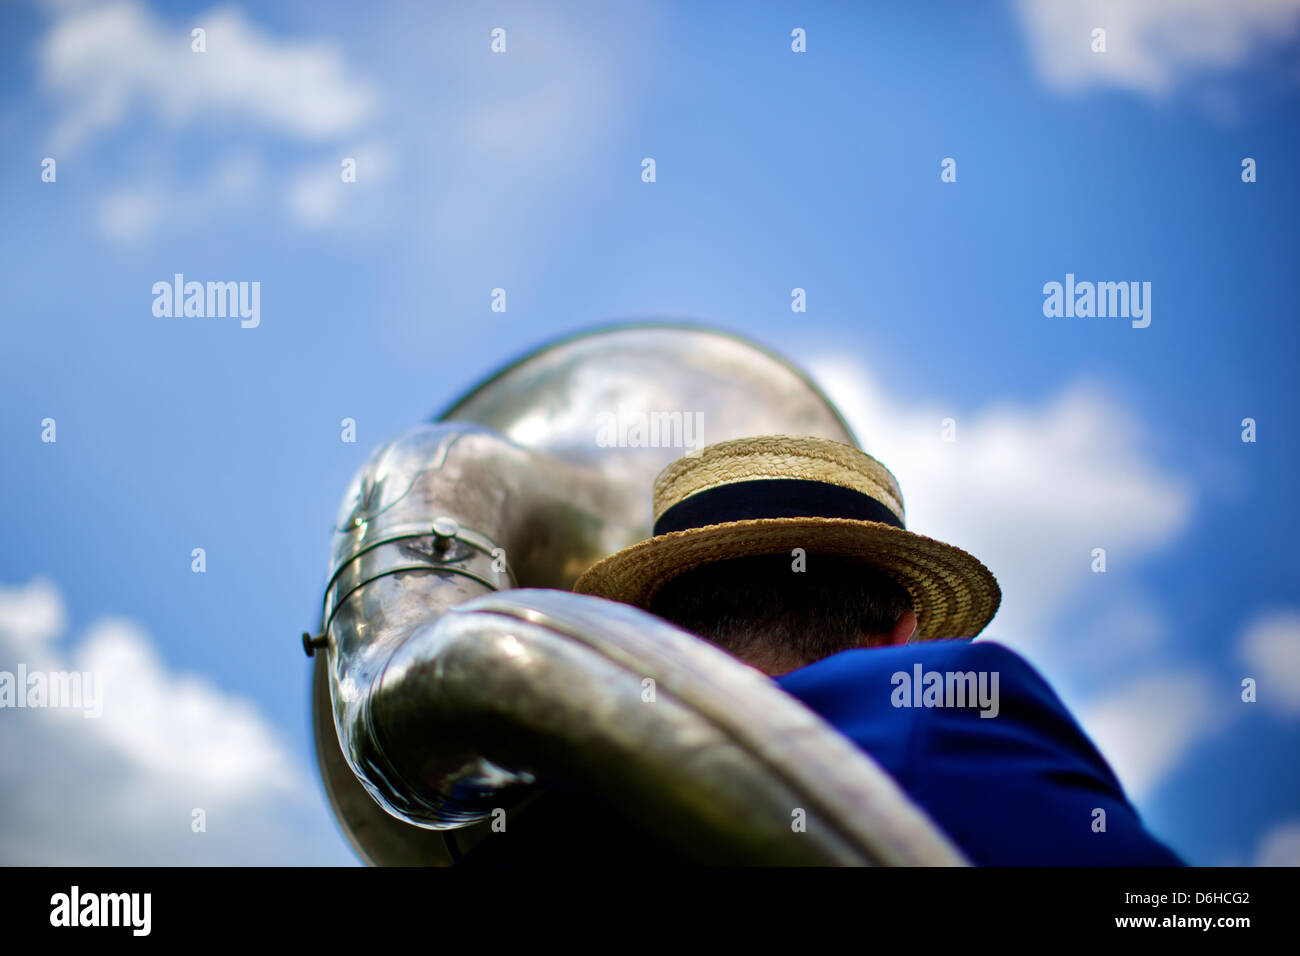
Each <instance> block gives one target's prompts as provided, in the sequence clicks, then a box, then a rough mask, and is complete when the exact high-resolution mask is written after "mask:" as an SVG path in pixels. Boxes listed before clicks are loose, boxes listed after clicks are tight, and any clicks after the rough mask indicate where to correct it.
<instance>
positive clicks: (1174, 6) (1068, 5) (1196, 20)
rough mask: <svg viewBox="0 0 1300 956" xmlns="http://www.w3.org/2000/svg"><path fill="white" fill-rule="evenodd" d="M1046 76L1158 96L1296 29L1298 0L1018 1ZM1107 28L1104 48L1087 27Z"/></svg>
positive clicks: (1071, 84) (1051, 81)
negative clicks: (1098, 47)
mask: <svg viewBox="0 0 1300 956" xmlns="http://www.w3.org/2000/svg"><path fill="white" fill-rule="evenodd" d="M1016 7H1017V9H1018V11H1019V14H1020V19H1021V24H1022V27H1023V29H1024V31H1025V34H1026V37H1027V39H1028V41H1029V45H1030V48H1031V54H1032V56H1033V59H1034V62H1035V65H1036V67H1037V69H1038V72H1039V74H1040V75H1041V77H1042V78H1043V80H1044V81H1045V82H1046V83H1047V84H1048V85H1050V86H1051V87H1053V88H1055V89H1057V90H1061V91H1074V90H1078V89H1082V88H1084V87H1088V86H1102V85H1106V86H1115V87H1121V88H1126V89H1131V90H1136V91H1138V92H1140V93H1143V94H1146V95H1149V96H1152V97H1156V98H1161V97H1165V96H1167V95H1169V94H1170V93H1171V92H1173V91H1174V90H1175V88H1177V87H1178V86H1179V85H1181V84H1182V83H1184V82H1186V81H1187V80H1190V79H1192V78H1193V77H1195V76H1198V75H1200V74H1203V73H1208V72H1213V71H1224V70H1230V69H1235V68H1239V67H1242V66H1245V65H1247V64H1249V62H1250V60H1251V58H1252V56H1254V55H1255V54H1256V53H1257V52H1258V51H1259V50H1260V49H1261V48H1263V47H1266V46H1267V45H1268V44H1270V43H1281V42H1285V41H1287V40H1289V39H1291V38H1293V37H1295V36H1296V35H1297V33H1300V0H1018V2H1017V4H1016ZM1098 27H1100V28H1102V29H1104V30H1105V31H1106V52H1104V53H1094V52H1093V51H1092V31H1093V30H1094V29H1095V28H1098Z"/></svg>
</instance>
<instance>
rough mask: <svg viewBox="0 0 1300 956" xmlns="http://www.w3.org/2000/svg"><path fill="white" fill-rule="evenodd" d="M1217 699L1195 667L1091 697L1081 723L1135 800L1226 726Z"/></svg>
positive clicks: (1150, 677) (1208, 683)
mask: <svg viewBox="0 0 1300 956" xmlns="http://www.w3.org/2000/svg"><path fill="white" fill-rule="evenodd" d="M1221 699H1222V695H1221V694H1219V695H1216V693H1215V689H1214V686H1213V684H1212V682H1211V681H1210V680H1209V678H1207V677H1206V676H1205V675H1204V674H1201V673H1199V672H1195V671H1183V672H1179V673H1171V674H1157V675H1151V676H1146V677H1142V678H1139V679H1137V680H1134V681H1132V682H1130V683H1129V684H1127V685H1125V686H1124V687H1121V688H1119V689H1118V690H1115V691H1113V692H1111V693H1108V694H1106V695H1104V696H1102V697H1101V698H1100V699H1098V700H1095V701H1092V702H1090V703H1089V704H1088V705H1087V706H1086V707H1084V708H1083V709H1082V710H1081V712H1080V714H1079V722H1080V723H1081V724H1082V725H1083V726H1084V727H1086V728H1087V729H1088V733H1089V735H1090V736H1091V737H1092V738H1093V742H1094V743H1096V744H1097V747H1098V749H1100V750H1101V752H1102V753H1103V754H1105V755H1106V759H1107V760H1108V761H1109V762H1110V765H1111V768H1112V769H1113V770H1114V771H1115V774H1116V776H1118V777H1119V779H1120V782H1121V783H1123V784H1124V789H1125V791H1126V792H1127V793H1128V795H1129V797H1130V798H1131V799H1132V800H1134V801H1135V802H1136V801H1141V800H1142V799H1144V798H1145V797H1146V796H1148V795H1149V794H1151V793H1153V792H1154V791H1155V788H1156V787H1157V786H1158V785H1159V784H1160V783H1161V782H1162V781H1163V780H1164V778H1165V777H1166V776H1167V775H1168V774H1169V773H1170V772H1171V771H1172V770H1174V769H1175V768H1177V767H1178V766H1179V764H1180V763H1181V762H1182V760H1183V758H1184V757H1186V756H1187V754H1188V753H1189V751H1190V750H1191V749H1192V747H1193V746H1195V745H1196V744H1198V743H1200V742H1201V741H1202V740H1205V739H1206V738H1208V737H1209V736H1210V735H1211V734H1213V733H1214V732H1215V731H1216V730H1217V729H1219V728H1221V727H1223V726H1224V724H1225V723H1226V713H1225V711H1224V709H1223V705H1222V704H1221V703H1219V701H1221Z"/></svg>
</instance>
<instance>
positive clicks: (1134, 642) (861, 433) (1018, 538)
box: [808, 358, 1213, 799]
mask: <svg viewBox="0 0 1300 956" xmlns="http://www.w3.org/2000/svg"><path fill="white" fill-rule="evenodd" d="M808 365H809V367H810V370H811V371H812V372H813V375H814V377H815V378H816V380H817V381H818V382H819V383H820V384H821V385H822V387H823V388H824V389H825V390H826V393H827V394H828V395H829V396H830V398H831V400H832V401H834V402H835V404H836V405H837V406H838V407H839V408H840V410H841V412H843V414H844V415H845V417H846V418H847V420H848V421H849V423H850V424H851V425H852V426H853V429H854V431H855V432H856V434H857V436H858V440H859V441H860V442H861V443H862V446H863V448H864V449H865V450H866V451H867V452H869V453H871V454H872V455H875V456H876V457H877V458H879V459H880V460H881V461H882V462H883V463H884V464H885V465H886V467H888V468H889V469H890V470H891V471H893V472H894V475H895V477H897V478H898V481H899V484H900V485H901V487H902V490H903V501H904V506H905V509H906V514H907V527H908V528H909V529H910V530H913V531H917V532H920V533H921V534H927V535H930V536H931V537H935V538H938V539H940V540H942V541H947V542H950V543H952V544H954V545H957V546H958V547H960V548H963V549H965V550H967V551H970V552H971V553H972V554H974V555H975V556H976V557H978V558H979V559H980V560H981V561H983V562H984V563H985V564H986V565H988V567H989V568H990V570H992V571H993V573H994V575H995V576H996V577H997V579H998V582H999V584H1000V585H1001V587H1002V595H1003V598H1002V606H1001V609H1000V610H999V611H998V615H997V617H996V618H994V620H993V622H992V624H991V625H990V626H989V628H988V630H987V631H985V636H987V637H991V638H994V639H996V640H998V641H1001V642H1004V643H1006V644H1008V645H1010V646H1012V647H1015V648H1017V649H1018V650H1020V651H1021V652H1022V653H1024V654H1025V655H1026V656H1027V657H1029V658H1030V659H1031V660H1032V661H1033V663H1034V664H1035V665H1036V666H1038V667H1039V668H1040V669H1041V670H1043V671H1044V672H1045V673H1046V674H1047V676H1048V677H1049V678H1050V679H1052V683H1053V684H1054V686H1055V687H1056V689H1057V691H1058V692H1059V693H1060V694H1061V696H1062V697H1063V698H1064V699H1066V701H1067V702H1068V703H1071V704H1072V706H1075V709H1076V710H1077V712H1078V714H1079V715H1080V723H1082V724H1083V726H1084V727H1085V728H1086V729H1087V730H1088V732H1089V734H1090V735H1091V736H1093V737H1094V739H1095V741H1096V742H1097V744H1098V746H1099V748H1100V749H1101V750H1102V752H1103V753H1104V754H1106V756H1107V758H1108V759H1109V760H1110V761H1111V763H1112V766H1113V767H1114V768H1115V771H1116V773H1117V774H1118V776H1119V777H1120V780H1121V782H1123V783H1124V785H1125V788H1126V789H1127V790H1128V791H1129V793H1130V795H1131V796H1134V797H1135V799H1140V798H1141V797H1142V796H1144V795H1146V794H1149V793H1151V792H1153V791H1154V789H1155V787H1156V786H1157V785H1158V784H1159V782H1160V780H1161V779H1162V778H1163V777H1164V776H1165V775H1166V774H1167V773H1168V772H1169V771H1171V770H1172V769H1174V768H1175V767H1177V766H1178V764H1179V762H1180V761H1181V760H1182V759H1183V757H1184V756H1185V755H1186V754H1187V752H1188V750H1189V748H1191V747H1192V746H1194V745H1195V743H1197V742H1198V741H1199V740H1201V739H1202V738H1203V737H1204V736H1205V735H1206V734H1208V733H1209V732H1210V731H1211V730H1212V729H1213V724H1212V723H1211V722H1210V721H1209V720H1208V717H1207V711H1208V704H1207V701H1208V700H1209V697H1208V683H1209V682H1208V680H1207V679H1206V678H1205V677H1204V676H1203V675H1201V674H1200V673H1199V672H1193V671H1183V672H1175V673H1173V674H1170V673H1169V672H1168V670H1167V665H1168V661H1167V660H1163V661H1160V663H1161V664H1162V665H1165V667H1166V670H1165V671H1162V672H1160V673H1158V674H1156V675H1153V676H1141V677H1137V678H1134V677H1133V675H1134V674H1135V673H1141V671H1140V670H1139V668H1138V666H1137V665H1138V664H1145V665H1149V664H1151V663H1152V661H1151V657H1152V654H1153V652H1155V651H1158V650H1159V649H1160V642H1161V640H1162V638H1163V637H1164V634H1165V631H1166V621H1165V615H1164V612H1163V610H1162V608H1161V606H1160V603H1159V601H1158V600H1157V599H1156V598H1155V597H1154V596H1152V595H1150V594H1148V593H1147V592H1146V591H1145V590H1144V589H1143V588H1142V587H1141V586H1140V584H1139V582H1138V581H1137V580H1136V579H1135V578H1134V576H1133V575H1132V574H1131V572H1132V571H1134V570H1135V569H1136V568H1137V567H1138V566H1139V565H1140V564H1141V563H1142V562H1143V561H1144V560H1145V559H1146V558H1148V557H1149V556H1151V555H1153V554H1156V553H1158V552H1160V551H1161V550H1163V549H1164V548H1166V547H1167V546H1168V545H1169V544H1171V543H1172V542H1173V541H1174V540H1175V539H1176V538H1177V536H1178V535H1179V534H1180V533H1181V532H1182V531H1183V529H1184V528H1185V527H1186V525H1187V523H1188V520H1189V517H1190V515H1191V511H1192V504H1193V495H1192V490H1191V488H1190V487H1189V486H1188V485H1187V484H1186V483H1185V482H1184V481H1182V480H1180V479H1179V478H1178V477H1177V476H1175V475H1174V474H1172V473H1171V472H1170V471H1168V470H1167V469H1166V468H1164V467H1162V466H1161V465H1160V463H1158V462H1157V461H1156V460H1155V459H1154V458H1153V456H1152V454H1151V451H1150V445H1149V443H1148V441H1147V440H1146V438H1147V436H1146V433H1145V430H1144V429H1143V427H1142V426H1141V424H1140V422H1139V421H1138V420H1137V418H1136V417H1135V416H1134V414H1133V413H1132V412H1131V411H1130V410H1129V409H1128V408H1126V407H1125V406H1124V405H1123V404H1122V403H1121V402H1120V401H1119V400H1118V399H1116V398H1115V397H1113V396H1111V395H1109V394H1108V393H1107V392H1106V391H1105V390H1104V389H1103V388H1101V387H1100V386H1097V385H1087V384H1076V385H1073V386H1070V387H1067V388H1064V389H1062V390H1061V391H1060V392H1058V393H1057V394H1056V395H1055V396H1053V397H1051V398H1050V399H1048V400H1047V401H1046V402H1044V403H1043V404H1042V405H1040V406H1036V407H1026V406H1018V405H1013V404H1008V403H1001V404H997V405H993V406H990V407H987V408H984V409H981V410H979V411H977V412H972V413H969V414H968V413H966V412H963V411H962V410H960V409H956V408H950V407H946V406H943V405H941V404H939V403H938V402H937V401H935V400H930V401H923V402H914V401H907V402H903V401H898V400H895V399H892V398H890V397H888V396H886V394H885V393H884V392H883V390H881V389H880V388H879V387H878V386H877V385H876V383H875V380H874V378H873V377H872V375H871V374H870V372H868V371H867V370H866V369H863V368H862V367H860V366H859V365H858V364H856V363H854V362H851V361H847V360H845V359H842V358H828V359H823V360H821V361H812V362H810V363H808ZM946 418H952V419H954V421H955V423H956V440H955V441H952V442H945V441H943V440H942V431H941V423H942V422H943V420H944V419H946ZM1096 547H1102V548H1105V549H1106V551H1107V572H1106V574H1104V575H1100V574H1094V573H1093V572H1092V569H1091V565H1092V560H1093V559H1092V549H1093V548H1096ZM1085 598H1086V599H1087V604H1088V607H1087V609H1086V613H1085V614H1079V613H1078V610H1079V605H1080V603H1081V602H1083V601H1084V599H1085ZM1084 643H1086V645H1087V646H1086V647H1081V646H1080V645H1081V644H1084ZM1080 654H1086V655H1088V658H1087V659H1088V661H1090V664H1091V666H1093V667H1094V669H1095V668H1096V667H1097V666H1098V665H1099V664H1100V663H1104V664H1106V665H1107V666H1108V667H1109V671H1108V672H1107V676H1108V677H1109V678H1111V679H1113V677H1114V675H1115V674H1116V673H1122V674H1124V680H1125V683H1124V684H1123V685H1121V686H1120V689H1118V690H1116V691H1114V692H1113V693H1111V694H1108V695H1105V696H1103V697H1102V698H1100V699H1097V700H1089V701H1084V702H1083V703H1082V704H1079V703H1078V702H1077V701H1075V700H1074V699H1073V698H1075V697H1076V694H1075V693H1074V690H1075V686H1077V685H1075V684H1074V682H1073V680H1072V679H1069V678H1073V677H1075V676H1077V671H1078V667H1079V662H1080V658H1079V655H1080ZM1092 659H1096V660H1092ZM1094 676H1095V674H1094ZM1063 677H1064V678H1067V679H1064V680H1062V679H1060V678H1063ZM1063 685H1064V686H1063Z"/></svg>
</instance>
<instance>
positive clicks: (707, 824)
mask: <svg viewBox="0 0 1300 956" xmlns="http://www.w3.org/2000/svg"><path fill="white" fill-rule="evenodd" d="M656 416H657V417H656ZM687 416H691V417H690V418H688V417H687ZM652 417H653V421H654V422H655V423H657V425H658V426H659V427H658V428H657V429H650V430H649V431H647V430H645V429H640V430H636V429H635V428H631V429H628V431H627V434H624V433H623V431H621V430H620V428H621V425H620V426H619V428H615V429H614V430H613V431H610V429H609V427H608V426H609V425H610V424H611V423H615V424H618V423H621V422H623V421H630V422H632V423H633V425H634V426H636V425H640V424H644V423H645V422H646V421H650V420H651V419H652ZM692 424H693V425H695V426H698V428H699V429H700V430H701V432H702V433H701V434H698V435H692V436H691V437H692V439H693V440H695V443H694V445H693V447H696V448H698V447H702V446H703V445H704V444H707V443H712V442H716V441H722V440H724V439H729V438H739V437H744V436H749V435H759V434H774V433H788V434H802V435H818V436H823V437H827V438H833V439H836V440H838V441H845V442H852V443H855V444H856V442H855V439H854V437H853V435H852V433H851V432H850V431H849V429H848V427H847V426H846V425H845V423H844V421H843V419H842V418H841V417H840V416H839V414H838V413H837V412H836V410H835V409H834V407H833V406H832V405H831V404H830V402H829V401H828V400H827V399H826V397H825V396H824V395H822V393H821V392H820V391H819V390H818V389H817V387H816V386H815V385H814V384H813V383H812V382H811V381H809V380H808V379H807V378H806V377H805V376H804V375H803V374H801V373H800V372H798V371H797V370H796V369H794V368H793V367H792V366H790V365H789V364H788V363H786V362H785V361H783V360H782V359H780V358H778V357H777V356H775V355H773V354H771V353H769V352H766V351H764V350H762V349H760V348H758V347H756V346H754V345H752V344H750V343H748V342H746V341H743V340H741V339H739V338H737V337H735V336H733V335H729V334H724V333H720V332H717V331H713V330H709V329H704V328H697V327H685V326H674V325H660V324H654V325H650V324H647V325H629V326H618V327H614V328H610V329H606V330H601V331H597V332H594V333H590V334H586V335H582V336H579V337H576V338H572V339H568V340H565V341H562V342H559V343H557V344H554V345H551V346H548V347H545V348H542V349H540V350H538V351H536V352H534V353H532V354H531V355H529V356H527V357H526V358H524V359H522V360H520V361H518V362H516V363H515V364H513V365H511V366H509V367H507V368H505V369H504V370H502V371H500V372H499V373H497V374H496V375H494V376H492V377H491V378H489V379H488V380H486V381H485V382H484V383H483V384H481V385H479V386H478V387H477V388H475V389H473V390H472V391H471V392H470V393H469V394H467V395H466V396H464V397H463V398H462V399H461V400H460V401H458V402H456V403H455V404H454V405H453V406H452V407H451V408H449V409H448V410H447V411H446V412H445V413H443V414H442V415H441V416H439V417H438V420H437V421H435V422H434V423H431V424H426V425H421V426H418V427H416V428H413V429H412V430H410V431H409V432H407V433H406V434H404V435H402V436H401V437H399V438H398V439H396V440H395V441H393V442H391V443H389V444H387V445H385V446H384V447H382V448H380V449H379V450H378V451H376V452H375V453H374V455H373V456H372V457H371V458H370V460H369V461H368V462H367V463H366V465H365V466H364V467H363V468H362V469H361V471H360V472H359V473H358V474H357V475H356V476H355V478H354V479H353V481H352V483H351V485H350V486H349V488H348V490H347V493H346V494H345V495H344V499H343V504H342V508H341V510H340V512H339V515H338V518H337V521H336V523H335V527H334V536H333V547H332V561H331V567H330V577H329V583H328V585H327V588H326V594H325V601H324V613H323V621H322V627H321V628H320V631H319V633H318V635H317V637H316V638H314V639H308V645H309V646H308V651H309V653H310V652H311V651H312V650H313V649H315V648H316V647H320V648H323V649H326V650H327V653H323V654H317V655H316V662H315V671H314V682H313V706H314V720H315V734H316V749H317V756H318V759H319V763H320V768H321V773H322V776H323V777H324V781H325V787H326V790H327V792H328V794H329V797H330V801H331V804H332V806H333V809H334V812H335V814H336V816H337V817H338V820H339V822H340V824H341V826H342V828H343V830H344V832H345V833H346V834H347V836H348V838H349V839H350V841H351V842H352V845H353V846H354V847H355V849H356V850H357V852H358V853H359V854H360V855H361V856H362V858H363V859H365V860H367V861H368V862H371V863H374V864H435V865H445V864H448V863H450V862H452V861H453V859H454V858H455V857H456V856H457V854H458V853H460V852H461V851H463V850H464V849H465V848H467V847H469V846H472V845H474V844H475V843H477V842H479V841H482V840H490V839H492V838H493V836H492V831H491V826H490V824H491V820H492V818H493V816H494V811H496V812H499V811H500V810H502V809H508V813H509V814H514V813H520V814H523V813H527V812H528V809H527V803H528V800H529V799H530V797H531V795H533V794H535V793H536V792H537V791H538V789H539V780H542V779H563V780H565V781H568V782H570V783H572V784H574V785H575V786H577V787H580V788H582V789H583V790H585V791H588V792H590V793H592V794H595V795H597V796H599V797H600V798H601V799H603V800H606V801H608V802H609V803H610V804H612V805H613V806H616V807H617V808H619V810H620V811H621V812H622V813H624V814H625V815H626V816H627V818H628V819H629V820H631V821H633V822H635V823H636V824H638V825H640V826H643V827H644V828H646V829H647V830H649V831H652V832H654V833H656V834H659V835H661V836H662V837H664V838H665V839H667V840H669V841H670V842H672V843H673V844H674V845H676V846H679V847H682V848H684V849H686V850H687V851H688V853H689V855H690V856H691V857H692V858H694V859H697V860H699V861H700V862H705V863H745V864H938V865H952V864H960V863H962V862H963V860H962V857H961V855H960V853H959V852H958V851H957V850H956V849H955V848H954V847H953V845H952V844H951V843H950V842H949V840H948V839H947V838H946V837H945V836H944V835H943V834H942V833H941V832H940V831H939V830H938V829H937V828H936V827H935V826H934V825H933V824H932V823H931V822H930V820H929V819H928V818H927V817H926V816H925V815H924V814H923V813H922V812H921V811H920V810H919V809H917V808H916V807H915V806H914V805H913V804H911V802H910V801H909V800H908V798H907V797H906V795H905V794H903V793H902V791H901V790H900V789H899V788H898V786H897V785H896V784H895V783H894V782H893V781H892V780H891V779H890V778H889V777H888V775H886V774H885V773H884V772H883V771H882V770H880V768H879V767H878V766H877V765H876V764H875V763H874V762H873V761H872V760H871V759H870V758H869V757H867V756H866V755H864V754H863V753H861V752H860V751H859V750H858V749H857V748H856V747H855V746H854V745H853V744H852V743H851V742H850V741H849V740H848V739H847V738H845V737H843V736H842V735H841V734H839V733H838V732H837V731H835V730H834V729H833V728H831V727H830V726H829V725H827V724H826V723H825V722H824V721H822V720H821V719H820V718H819V717H818V716H817V715H815V714H813V713H812V712H811V711H809V710H808V709H807V708H805V707H804V706H803V705H802V704H801V703H800V702H799V701H797V700H795V699H794V698H792V697H790V696H789V695H787V694H786V693H784V692H783V691H782V690H781V689H780V688H779V687H778V686H777V685H776V684H775V683H774V682H772V681H771V680H770V679H768V678H767V677H766V676H765V675H763V674H761V673H760V672H758V671H756V670H754V669H752V668H750V667H748V666H746V665H744V664H742V663H740V662H739V661H737V660H735V659H734V658H732V657H730V656H729V655H727V654H726V653H724V652H722V651H721V650H719V649H717V648H715V647H713V646H712V645H710V644H708V643H707V642H704V641H702V640H699V639H698V638H696V637H694V636H693V635H690V634H687V633H685V632H683V631H680V630H678V629H677V628H675V627H672V626H671V625H669V624H667V623H666V622H664V621H662V620H660V619H658V618H655V617H653V616H652V615H650V614H647V613H645V612H642V611H639V610H636V609H634V608H631V607H628V606H626V605H621V604H617V603H614V602H610V601H604V600H601V599H599V598H593V597H587V596H582V595H576V594H573V593H571V592H570V591H569V588H570V587H571V586H572V584H573V581H574V580H575V579H576V578H577V576H578V575H579V574H580V573H581V572H582V571H584V570H585V569H586V568H587V567H589V566H590V565H591V564H593V563H595V562H596V561H597V560H598V559H600V558H602V557H604V556H606V555H607V554H610V553H612V552H614V551H617V550H619V549H620V548H623V547H626V546H628V545H630V544H632V543H634V542H636V541H638V540H641V539H643V538H645V537H648V536H649V533H650V527H651V502H650V488H651V484H652V482H653V480H654V477H655V475H656V474H657V473H658V472H659V471H660V470H661V469H662V468H663V467H664V466H665V465H667V464H668V463H669V462H670V461H672V460H673V459H675V458H677V457H680V456H681V455H682V454H683V453H685V452H687V451H689V449H688V448H683V447H681V439H682V438H683V436H684V435H686V434H687V432H686V431H684V430H683V429H685V428H687V427H688V426H690V425H692ZM602 426H605V427H604V430H603V431H602ZM664 429H667V430H668V431H669V432H670V434H671V436H672V438H671V440H670V441H668V442H664V441H662V431H663V430H664ZM611 435H612V436H613V437H612V438H611ZM673 445H676V447H673ZM800 813H801V814H802V815H803V819H804V820H805V823H806V825H805V827H804V829H803V830H801V831H800V830H798V829H797V828H795V827H792V825H791V822H792V818H793V817H794V816H797V815H799V814H800Z"/></svg>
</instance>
